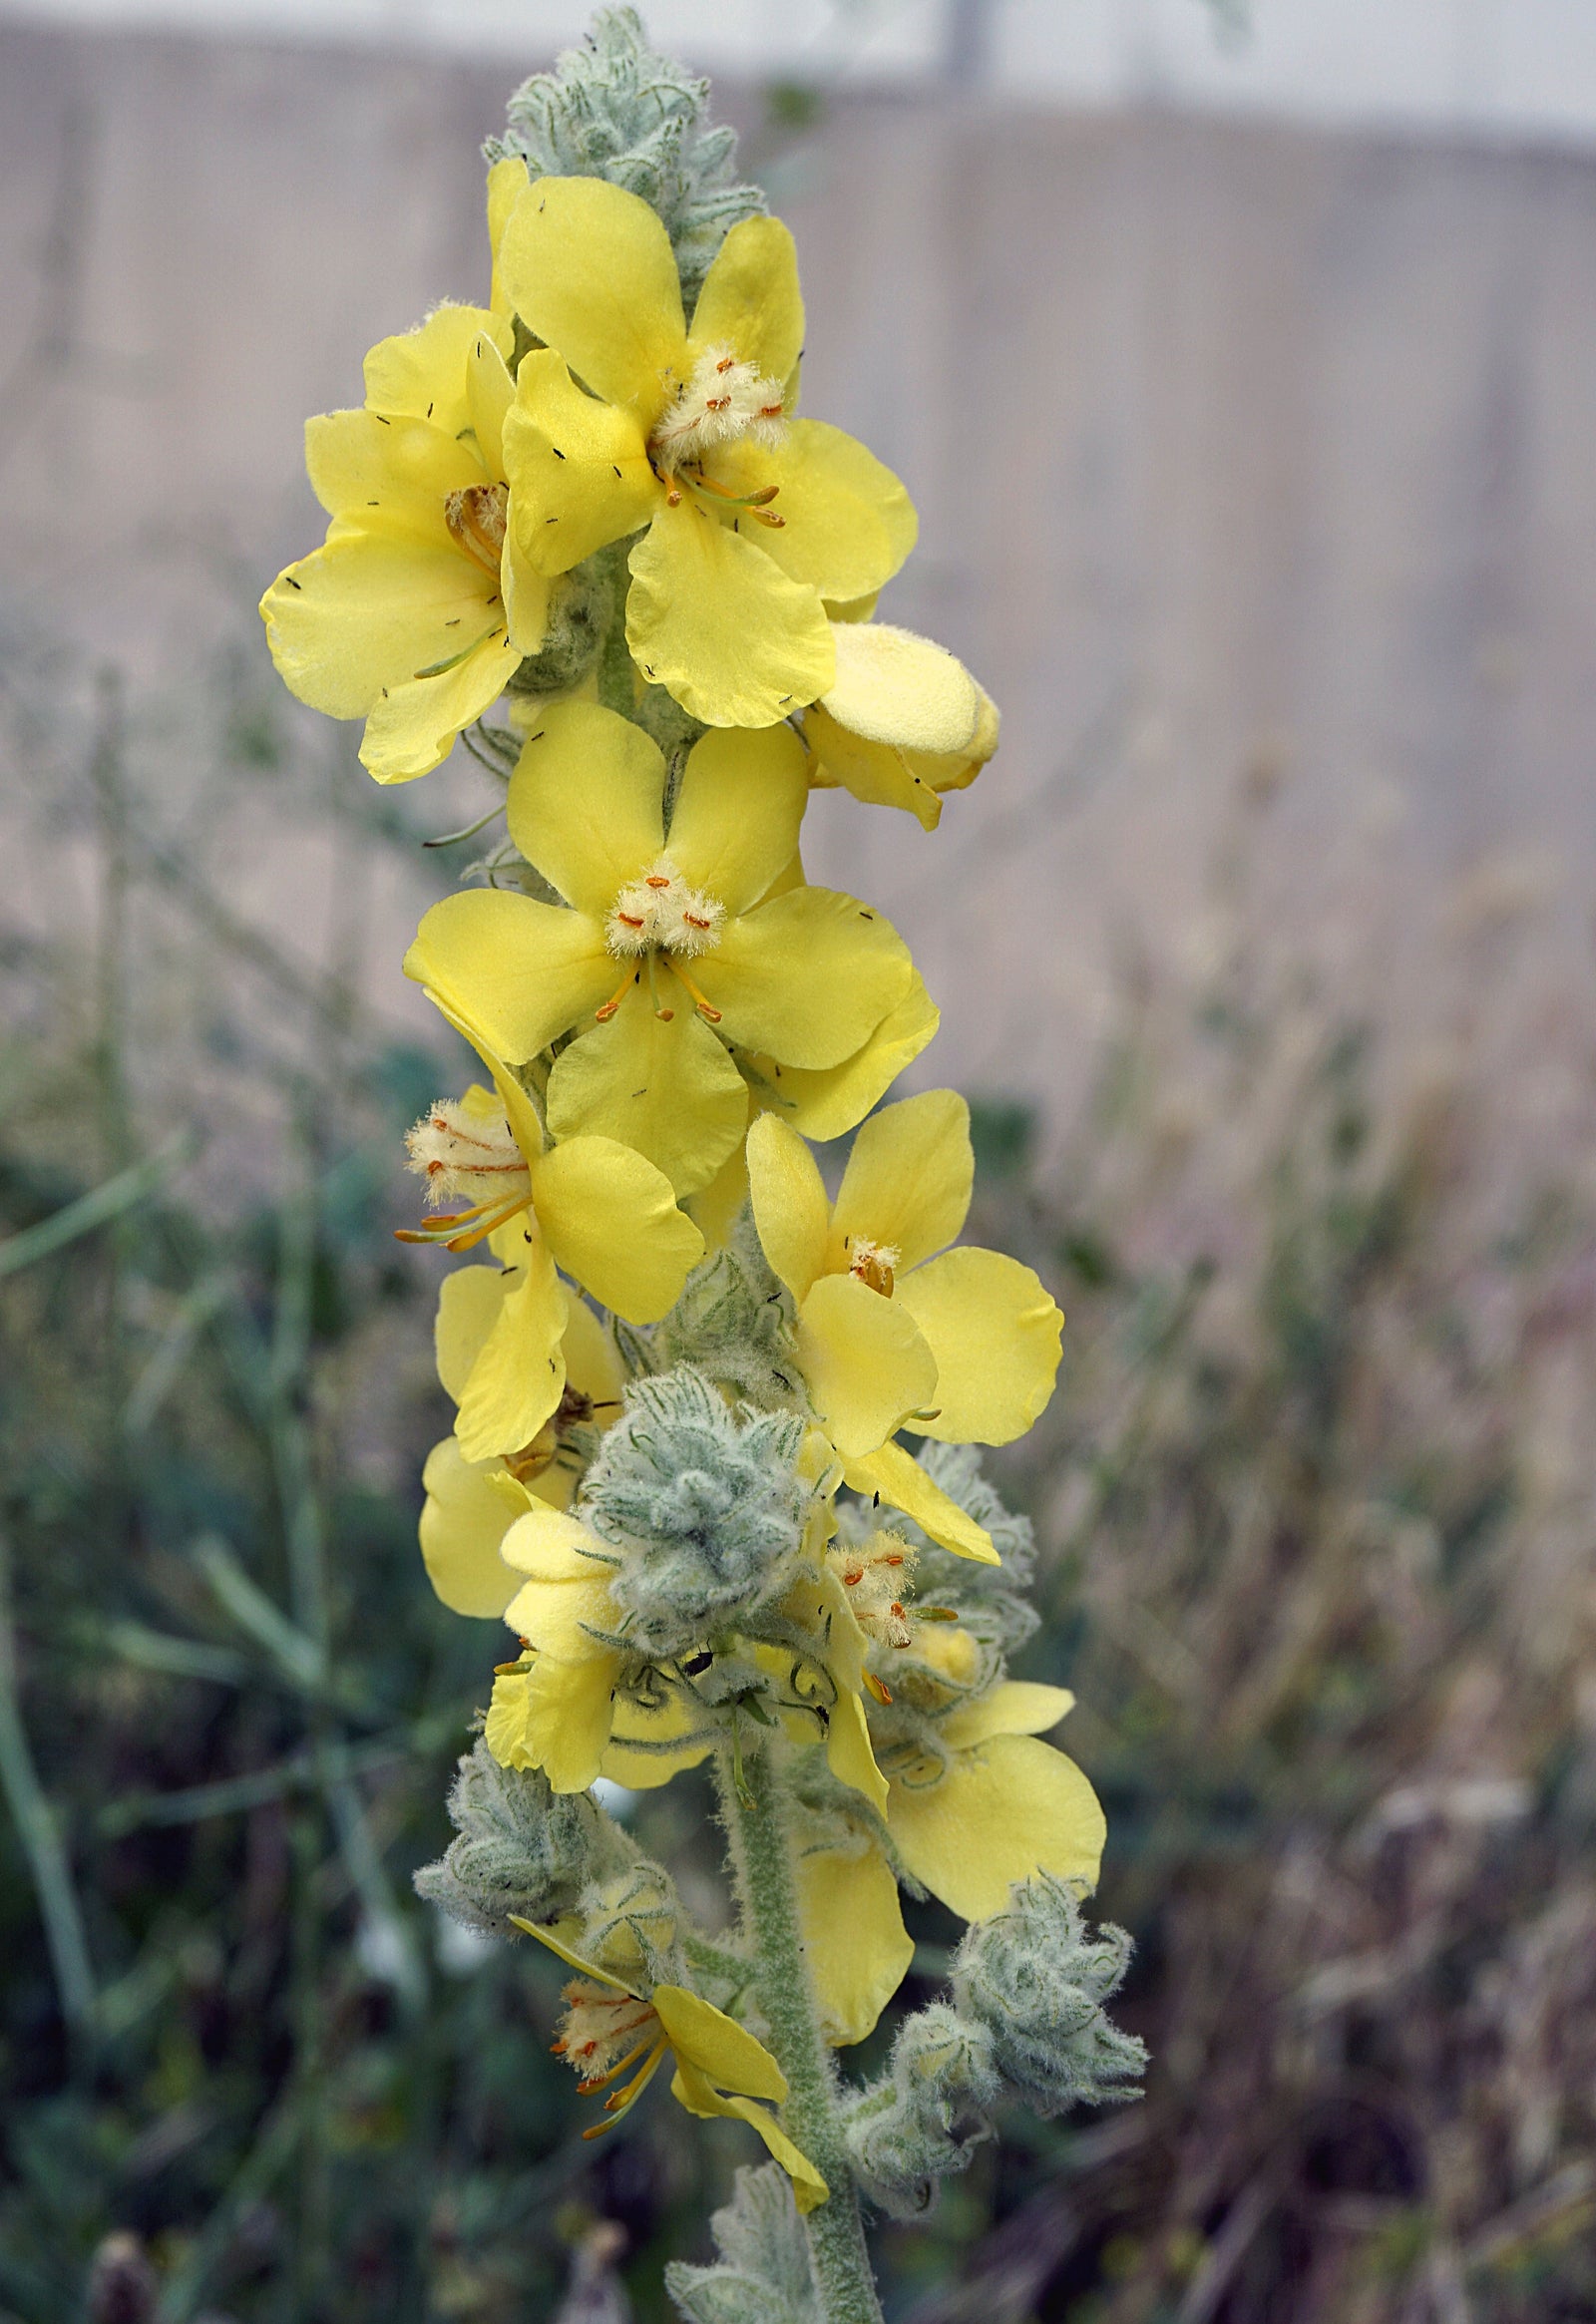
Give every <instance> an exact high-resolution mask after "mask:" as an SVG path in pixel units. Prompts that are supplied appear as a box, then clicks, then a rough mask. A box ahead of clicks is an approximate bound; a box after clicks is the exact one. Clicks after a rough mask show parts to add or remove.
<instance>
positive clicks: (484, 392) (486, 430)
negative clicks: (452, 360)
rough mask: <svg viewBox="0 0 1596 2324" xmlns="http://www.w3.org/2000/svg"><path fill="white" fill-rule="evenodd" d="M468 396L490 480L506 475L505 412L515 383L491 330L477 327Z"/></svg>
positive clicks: (512, 398)
mask: <svg viewBox="0 0 1596 2324" xmlns="http://www.w3.org/2000/svg"><path fill="white" fill-rule="evenodd" d="M466 400H467V403H468V405H469V407H470V412H471V433H472V435H473V436H474V437H475V438H476V440H477V452H478V456H479V458H480V459H481V461H482V465H483V468H484V470H485V471H486V472H487V475H488V478H489V480H490V482H492V483H494V484H502V483H503V482H504V476H505V449H504V434H505V415H506V413H507V412H508V411H509V409H510V407H511V405H512V404H513V403H514V402H515V400H516V383H515V381H514V379H512V377H511V376H510V366H509V364H508V363H507V362H506V361H505V358H504V352H503V350H502V349H501V347H500V346H499V345H498V343H497V342H496V340H495V339H494V338H493V336H492V335H491V333H489V332H488V331H478V332H477V333H476V335H475V337H474V338H473V339H472V342H471V350H470V353H469V354H468V355H467V357H466Z"/></svg>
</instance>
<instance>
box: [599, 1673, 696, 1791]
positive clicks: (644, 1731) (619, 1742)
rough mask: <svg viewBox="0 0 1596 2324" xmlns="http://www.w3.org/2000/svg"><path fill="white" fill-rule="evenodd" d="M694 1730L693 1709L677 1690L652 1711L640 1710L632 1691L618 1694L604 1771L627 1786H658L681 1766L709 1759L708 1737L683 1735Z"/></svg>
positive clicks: (632, 1788) (653, 1788)
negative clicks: (690, 1740)
mask: <svg viewBox="0 0 1596 2324" xmlns="http://www.w3.org/2000/svg"><path fill="white" fill-rule="evenodd" d="M696 1732H697V1729H696V1723H695V1720H694V1716H693V1713H692V1710H691V1708H690V1706H689V1705H688V1704H687V1703H685V1702H684V1701H683V1700H682V1698H681V1697H680V1696H679V1695H668V1696H667V1697H666V1698H665V1701H664V1703H663V1704H662V1705H661V1706H660V1708H659V1709H658V1710H656V1711H647V1710H644V1708H643V1706H642V1705H641V1704H640V1703H638V1702H637V1701H636V1700H635V1699H634V1698H633V1697H632V1696H629V1695H621V1696H618V1697H617V1698H616V1701H615V1710H614V1720H613V1723H612V1725H611V1727H610V1731H609V1748H608V1749H607V1750H606V1751H605V1753H604V1763H603V1772H604V1774H605V1775H606V1776H607V1777H608V1779H609V1781H610V1782H611V1783H623V1784H624V1785H625V1787H626V1789H627V1790H628V1791H656V1790H658V1789H659V1787H660V1785H661V1784H664V1783H668V1782H669V1781H670V1778H671V1776H672V1775H678V1774H680V1773H681V1771H682V1769H683V1768H684V1767H696V1766H699V1765H701V1764H702V1762H703V1761H704V1760H705V1759H706V1758H708V1756H709V1754H710V1752H711V1751H712V1750H713V1749H714V1747H715V1746H714V1738H713V1737H712V1736H710V1737H707V1738H705V1740H704V1741H702V1742H700V1743H688V1742H684V1741H682V1740H681V1739H682V1738H684V1737H687V1736H690V1735H692V1734H694V1733H696Z"/></svg>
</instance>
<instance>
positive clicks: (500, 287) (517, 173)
mask: <svg viewBox="0 0 1596 2324" xmlns="http://www.w3.org/2000/svg"><path fill="white" fill-rule="evenodd" d="M527 183H528V180H527V165H526V163H525V162H524V161H523V160H522V158H521V156H520V155H519V154H506V155H505V156H504V158H503V159H502V160H501V161H498V162H495V164H494V165H493V168H492V169H491V170H490V171H489V172H488V247H489V249H490V250H491V251H492V253H493V289H492V291H491V292H490V294H489V303H490V305H491V306H492V308H493V311H494V313H495V314H496V315H499V316H502V317H503V318H504V319H505V320H506V321H508V320H509V318H510V315H511V313H512V311H513V310H512V308H511V303H510V298H509V294H508V293H507V291H506V290H505V287H504V284H503V283H502V282H501V280H500V278H499V252H500V250H501V248H502V247H503V245H504V238H505V227H506V226H507V225H508V224H509V223H510V213H511V211H512V210H513V209H514V208H515V206H516V203H517V202H518V201H519V200H520V198H521V196H522V194H524V193H525V192H526V190H527Z"/></svg>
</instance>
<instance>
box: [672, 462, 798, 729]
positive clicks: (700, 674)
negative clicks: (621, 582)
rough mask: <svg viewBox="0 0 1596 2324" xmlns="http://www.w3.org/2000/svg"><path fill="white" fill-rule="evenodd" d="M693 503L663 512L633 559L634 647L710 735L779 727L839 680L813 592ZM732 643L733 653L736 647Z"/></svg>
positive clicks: (769, 536) (685, 499) (763, 535)
mask: <svg viewBox="0 0 1596 2324" xmlns="http://www.w3.org/2000/svg"><path fill="white" fill-rule="evenodd" d="M759 534H760V540H759V542H758V543H757V544H756V543H755V542H754V541H752V540H749V539H745V538H744V536H743V535H742V534H741V533H739V532H738V531H736V530H735V529H734V527H733V526H731V525H723V524H721V522H720V520H719V519H718V518H717V517H711V516H706V515H705V514H704V513H703V512H702V511H701V510H700V509H698V508H697V507H696V506H695V505H694V504H693V501H692V498H691V496H690V495H689V494H685V493H684V494H683V495H682V499H681V503H680V505H679V507H677V508H674V509H672V508H669V507H664V508H661V509H660V510H659V512H658V514H657V515H656V516H655V518H654V520H653V523H652V524H651V525H650V526H649V528H648V530H647V532H646V533H645V534H644V535H643V538H642V539H641V541H639V542H638V544H637V546H636V548H635V549H634V550H633V551H632V553H631V559H630V566H631V588H630V590H629V592H628V594H627V597H626V643H627V644H628V646H629V647H630V648H631V654H632V659H633V660H634V661H635V662H636V663H637V664H638V666H639V668H640V669H641V670H642V673H643V675H644V677H646V678H648V679H649V680H650V681H651V682H656V683H658V684H659V685H662V686H664V687H665V688H666V689H667V690H668V691H669V692H670V693H671V694H673V695H674V696H675V698H676V700H677V701H678V702H679V703H680V704H681V705H682V707H683V709H685V710H687V711H690V712H691V714H692V716H693V717H694V718H701V719H702V720H703V721H704V723H705V725H706V726H774V725H775V724H776V722H777V721H778V720H779V719H782V718H785V717H786V716H787V714H788V712H789V711H790V710H795V709H799V708H801V707H802V706H803V704H804V703H806V702H812V701H813V700H814V699H815V696H816V695H817V694H823V693H824V692H825V691H826V688H827V687H828V686H829V685H830V684H831V682H832V680H833V678H834V677H835V675H836V669H837V656H836V652H835V650H834V648H833V646H832V642H831V624H830V623H829V622H828V621H827V619H826V615H825V609H824V607H823V606H822V604H821V602H820V599H819V597H818V595H817V594H816V593H815V591H814V590H813V589H812V588H810V587H808V586H807V585H806V584H804V583H803V582H800V581H790V580H789V579H788V578H787V576H786V575H785V574H784V573H782V572H780V571H779V570H778V568H777V567H776V566H775V565H774V564H773V563H772V562H771V560H770V558H769V557H768V556H767V555H766V553H765V546H764V545H765V543H767V542H769V541H775V540H779V539H780V535H779V534H775V533H770V532H767V531H766V530H765V528H764V527H762V526H761V527H760V528H759ZM728 639H734V640H735V647H734V649H733V648H730V647H728V642H727V641H728Z"/></svg>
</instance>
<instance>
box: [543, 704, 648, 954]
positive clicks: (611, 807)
mask: <svg viewBox="0 0 1596 2324" xmlns="http://www.w3.org/2000/svg"><path fill="white" fill-rule="evenodd" d="M664 790H665V762H664V760H663V759H662V758H661V757H660V755H659V751H658V748H657V746H656V745H655V744H654V743H653V742H651V741H650V740H649V738H648V736H647V735H646V734H644V732H643V730H642V728H641V727H640V726H634V725H633V724H632V722H631V720H630V719H629V718H621V717H619V716H617V715H616V713H615V712H614V711H613V710H603V709H600V708H599V706H598V703H597V702H583V701H565V702H553V703H551V704H550V705H549V706H548V708H547V709H544V710H541V711H540V712H539V713H538V717H537V721H536V723H535V724H534V725H533V727H532V729H531V731H530V732H529V734H528V736H527V740H526V742H525V744H524V746H523V748H522V753H521V757H520V759H519V761H518V762H517V766H516V771H515V773H514V775H512V777H511V779H510V836H511V838H512V839H513V840H514V841H515V843H516V845H517V847H518V848H520V850H521V852H522V854H523V855H524V856H525V857H526V859H527V861H528V862H529V863H531V864H536V865H537V867H538V869H539V871H540V872H542V874H543V876H544V878H545V879H546V880H547V881H548V882H549V883H550V885H551V887H554V888H557V889H558V890H559V891H560V893H561V895H562V896H564V898H565V899H566V901H567V903H568V904H574V905H575V906H576V907H577V909H578V911H579V912H585V913H587V914H588V915H589V916H590V917H591V918H592V919H595V920H598V921H600V922H601V921H602V920H603V918H604V915H605V914H606V913H607V912H608V911H610V909H611V908H612V906H613V904H614V901H615V898H616V896H617V894H618V893H619V891H620V890H621V889H622V888H623V887H624V886H625V885H626V883H627V882H628V881H630V880H635V879H636V878H637V876H638V874H639V873H641V872H644V871H646V870H648V869H649V868H650V866H651V865H652V864H653V863H654V861H655V859H656V858H657V857H658V855H659V851H660V849H661V848H662V847H663V846H664V844H665V842H664V826H663V824H662V822H661V820H660V806H661V802H662V800H663V798H664ZM619 973H620V971H619V968H614V969H613V970H612V971H611V975H610V982H611V985H613V984H614V983H615V982H616V981H617V980H618V977H619Z"/></svg>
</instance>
